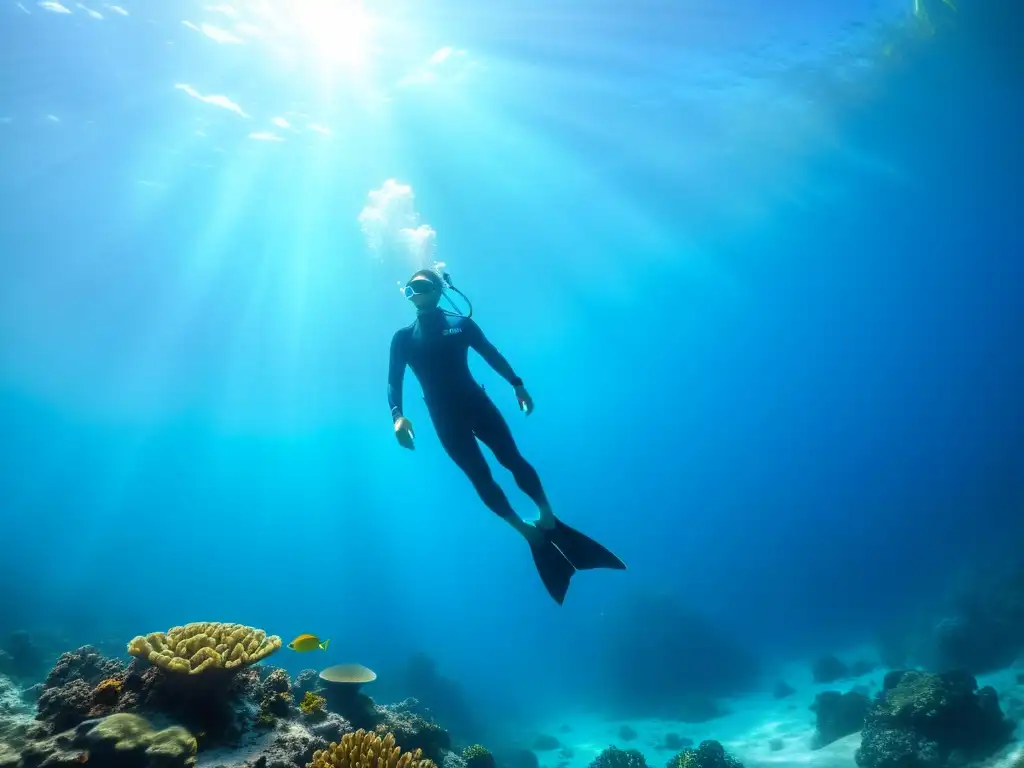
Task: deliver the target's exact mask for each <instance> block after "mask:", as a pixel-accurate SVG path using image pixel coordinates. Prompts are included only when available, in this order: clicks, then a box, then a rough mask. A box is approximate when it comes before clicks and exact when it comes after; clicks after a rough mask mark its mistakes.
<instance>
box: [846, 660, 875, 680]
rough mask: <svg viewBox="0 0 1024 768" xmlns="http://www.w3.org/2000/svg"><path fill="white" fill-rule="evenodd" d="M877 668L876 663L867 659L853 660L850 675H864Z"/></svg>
mask: <svg viewBox="0 0 1024 768" xmlns="http://www.w3.org/2000/svg"><path fill="white" fill-rule="evenodd" d="M874 670H875V663H874V662H872V661H867V660H866V659H860V660H859V661H855V662H853V664H852V665H851V666H850V677H863V676H864V675H867V674H869V673H871V672H874Z"/></svg>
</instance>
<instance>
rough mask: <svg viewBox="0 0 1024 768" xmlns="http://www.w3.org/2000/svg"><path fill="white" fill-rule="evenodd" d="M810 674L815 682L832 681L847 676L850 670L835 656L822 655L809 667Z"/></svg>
mask: <svg viewBox="0 0 1024 768" xmlns="http://www.w3.org/2000/svg"><path fill="white" fill-rule="evenodd" d="M811 675H812V676H813V677H814V682H816V683H834V682H835V681H836V680H841V679H843V678H844V677H849V676H850V670H849V669H848V668H847V666H846V665H845V664H844V663H843V662H841V661H840V660H839V659H837V658H836V657H835V656H822V657H821V658H820V659H818V660H817V661H816V662H814V666H813V667H811Z"/></svg>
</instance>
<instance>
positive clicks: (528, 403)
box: [516, 384, 533, 416]
mask: <svg viewBox="0 0 1024 768" xmlns="http://www.w3.org/2000/svg"><path fill="white" fill-rule="evenodd" d="M516 400H518V401H519V410H521V411H522V412H523V413H525V414H526V415H527V416H529V415H530V414H531V413H533V398H532V397H530V393H529V392H527V391H526V387H524V386H523V385H522V384H520V385H519V386H518V387H516Z"/></svg>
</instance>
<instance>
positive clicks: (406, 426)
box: [395, 416, 416, 451]
mask: <svg viewBox="0 0 1024 768" xmlns="http://www.w3.org/2000/svg"><path fill="white" fill-rule="evenodd" d="M395 437H396V438H397V439H398V444H399V445H400V446H402V447H403V448H408V449H409V450H410V451H412V450H415V449H416V446H415V444H414V443H413V440H415V439H416V433H415V432H413V429H412V422H411V421H409V420H408V419H407V418H405V416H399V417H398V418H397V419H395Z"/></svg>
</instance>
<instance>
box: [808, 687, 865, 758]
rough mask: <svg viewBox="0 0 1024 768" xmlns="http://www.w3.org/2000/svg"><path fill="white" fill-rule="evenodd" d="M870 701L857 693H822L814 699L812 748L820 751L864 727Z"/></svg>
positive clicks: (812, 706) (812, 708)
mask: <svg viewBox="0 0 1024 768" xmlns="http://www.w3.org/2000/svg"><path fill="white" fill-rule="evenodd" d="M870 703H871V700H870V699H869V698H868V697H867V696H866V695H865V694H863V693H860V692H859V691H848V692H846V693H840V692H839V691H824V692H822V693H819V694H818V695H817V696H815V697H814V703H813V704H812V705H811V711H812V712H814V713H815V716H816V718H815V723H816V727H817V733H816V734H815V736H814V748H815V749H820V748H821V747H824V746H825V745H827V744H831V743H832V742H833V741H836V740H837V739H841V738H843V736H849V735H850V734H851V733H856V732H857V731H859V730H860V729H861V728H863V727H864V715H865V713H866V712H867V711H868V705H869V704H870Z"/></svg>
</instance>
